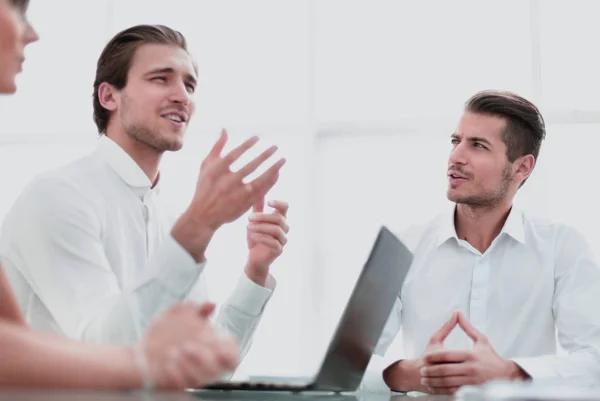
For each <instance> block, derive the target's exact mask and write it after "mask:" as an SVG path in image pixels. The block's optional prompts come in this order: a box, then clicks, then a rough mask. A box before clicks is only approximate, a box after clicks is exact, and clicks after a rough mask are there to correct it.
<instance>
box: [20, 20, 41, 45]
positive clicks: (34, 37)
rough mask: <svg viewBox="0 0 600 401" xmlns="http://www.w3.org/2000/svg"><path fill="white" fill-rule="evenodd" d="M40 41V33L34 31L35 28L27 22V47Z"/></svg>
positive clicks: (25, 36) (25, 37)
mask: <svg viewBox="0 0 600 401" xmlns="http://www.w3.org/2000/svg"><path fill="white" fill-rule="evenodd" d="M39 39H40V37H39V35H38V33H37V32H36V31H35V29H33V26H31V24H30V23H29V21H27V26H26V27H25V35H24V40H25V45H28V44H30V43H33V42H37V41H38V40H39Z"/></svg>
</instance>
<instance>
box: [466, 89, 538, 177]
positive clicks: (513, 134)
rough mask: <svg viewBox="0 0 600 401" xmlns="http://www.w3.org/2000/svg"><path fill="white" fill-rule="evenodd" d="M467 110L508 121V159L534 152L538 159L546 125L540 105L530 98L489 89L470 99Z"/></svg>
mask: <svg viewBox="0 0 600 401" xmlns="http://www.w3.org/2000/svg"><path fill="white" fill-rule="evenodd" d="M465 110H466V111H470V112H473V113H481V114H488V115H493V116H497V117H503V118H504V119H505V120H506V130H505V131H504V133H503V135H502V141H503V142H504V143H505V144H506V157H507V158H508V161H509V162H511V163H512V162H514V161H515V160H516V159H517V158H519V157H521V156H525V155H533V157H534V158H535V159H536V160H537V158H538V155H539V153H540V148H541V146H542V141H543V140H544V138H545V137H546V124H545V122H544V118H543V117H542V114H541V113H540V111H539V110H538V108H537V107H536V106H535V105H534V104H533V103H531V102H530V101H529V100H527V99H525V98H523V97H521V96H519V95H517V94H516V93H513V92H508V91H496V90H486V91H481V92H477V93H476V94H475V95H473V96H472V97H471V98H470V99H469V100H467V102H466V103H465ZM525 181H526V180H523V182H522V183H521V185H523V184H524V183H525Z"/></svg>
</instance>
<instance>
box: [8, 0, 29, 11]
mask: <svg viewBox="0 0 600 401" xmlns="http://www.w3.org/2000/svg"><path fill="white" fill-rule="evenodd" d="M11 3H12V5H13V6H15V7H17V8H18V9H19V10H20V11H21V12H25V11H27V8H28V7H29V0H11Z"/></svg>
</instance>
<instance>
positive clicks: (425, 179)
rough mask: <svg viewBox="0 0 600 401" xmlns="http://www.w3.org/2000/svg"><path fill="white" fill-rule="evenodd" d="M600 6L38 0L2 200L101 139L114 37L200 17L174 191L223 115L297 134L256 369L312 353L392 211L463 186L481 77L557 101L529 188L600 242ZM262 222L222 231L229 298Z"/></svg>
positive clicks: (398, 219)
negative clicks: (96, 89) (107, 59)
mask: <svg viewBox="0 0 600 401" xmlns="http://www.w3.org/2000/svg"><path fill="white" fill-rule="evenodd" d="M598 8H600V6H599V5H598V3H597V2H596V1H594V0H573V1H569V2H566V1H550V0H548V1H538V0H528V1H526V0H508V1H503V2H497V1H491V0H483V1H482V0H454V1H452V2H447V1H443V0H439V1H435V0H419V1H416V0H414V1H409V0H403V1H393V0H371V1H368V2H367V1H357V0H318V1H317V0H308V1H306V0H295V1H287V2H281V1H277V0H255V1H252V2H246V1H241V0H238V1H236V0H225V1H219V2H217V1H208V0H204V1H192V0H187V1H184V0H171V1H169V2H166V1H164V0H163V1H158V0H143V1H142V0H95V1H94V2H81V1H77V0H55V1H53V2H44V1H41V0H34V1H32V5H31V10H30V11H31V12H30V17H31V20H32V21H33V23H34V24H35V25H36V27H37V28H38V30H39V32H40V35H41V36H42V41H40V42H39V43H37V44H35V45H33V46H32V47H31V49H30V50H29V51H28V53H27V56H28V61H27V62H26V65H25V69H26V73H25V74H23V76H21V77H20V78H19V85H20V88H19V94H18V95H16V96H14V97H13V98H11V99H8V98H0V144H1V146H0V169H2V170H1V171H3V172H4V175H3V177H4V178H3V184H4V185H3V189H4V191H3V196H2V201H1V202H0V215H2V213H4V211H5V210H6V208H7V207H8V206H9V205H10V203H11V202H12V200H13V199H14V198H15V197H16V196H17V195H18V192H19V191H20V190H21V189H22V187H23V185H25V183H26V182H27V181H28V180H29V179H30V178H31V177H32V176H33V175H34V174H36V173H37V172H39V171H43V170H45V169H47V168H50V167H53V166H56V165H59V164H61V163H63V162H65V161H67V160H70V159H73V158H75V157H78V156H80V155H82V154H84V153H86V152H88V151H89V150H91V149H92V148H93V146H94V139H95V130H94V125H93V122H92V118H91V114H92V108H91V94H92V82H93V77H94V68H95V62H96V59H97V57H98V55H99V53H100V51H101V49H102V47H103V45H104V43H105V42H106V41H107V40H108V39H109V38H110V37H111V36H112V35H114V34H115V33H116V32H117V31H119V30H121V29H123V28H125V27H128V26H130V25H133V24H137V23H163V24H167V25H170V26H172V27H174V28H177V29H179V30H181V31H182V32H183V33H184V34H185V35H186V36H187V38H188V41H189V46H190V51H191V52H192V54H193V55H194V56H195V57H196V58H197V60H198V64H199V69H200V82H199V84H200V86H199V90H198V92H197V94H196V101H197V116H196V117H195V120H194V121H193V123H192V125H191V127H190V129H189V131H188V138H187V142H186V145H185V147H184V149H183V150H182V151H180V152H177V153H175V154H169V155H167V157H166V158H165V160H164V165H163V175H162V177H163V184H164V188H165V191H164V192H163V193H164V194H165V195H166V196H167V197H168V198H169V200H170V201H171V203H172V204H173V205H174V207H175V208H179V209H181V208H183V207H184V206H185V205H186V202H187V201H188V200H189V198H190V196H191V194H192V191H193V185H194V181H195V179H196V175H197V171H198V167H199V164H200V162H201V160H202V158H203V157H204V155H205V154H206V152H207V151H208V149H209V146H210V145H211V144H212V142H213V141H214V140H215V139H216V137H217V135H218V132H219V130H220V128H221V127H227V128H229V129H230V133H231V135H232V140H231V142H232V143H231V144H230V145H231V146H233V145H234V144H236V143H239V142H240V141H241V140H243V139H244V138H246V137H247V136H249V135H252V134H256V133H258V134H260V135H261V137H262V142H261V144H260V146H259V147H260V148H264V147H266V146H268V145H270V144H272V143H275V144H278V145H279V146H280V148H281V149H280V151H279V154H280V155H282V156H285V157H286V158H287V159H288V164H287V165H286V166H285V167H284V170H283V173H282V176H281V181H280V183H279V184H278V185H277V187H276V188H275V189H274V192H273V194H272V195H273V196H274V197H280V198H283V199H286V200H288V201H290V202H291V205H292V206H291V209H290V216H289V221H290V225H291V227H292V229H291V231H290V235H289V238H290V242H289V245H288V247H287V248H286V252H285V254H284V255H283V256H282V257H281V259H280V261H279V262H278V263H277V265H276V266H275V267H274V273H275V275H276V276H277V279H278V289H277V292H276V294H275V295H274V297H273V299H272V302H271V303H270V305H269V307H268V310H267V312H266V313H265V317H264V320H263V322H262V323H261V326H260V328H259V330H258V332H257V336H256V341H255V347H254V348H253V350H252V352H251V353H250V354H249V355H248V358H247V360H246V362H245V364H244V365H245V366H244V368H245V369H244V370H245V371H247V372H250V373H274V372H277V373H280V372H290V373H291V372H297V373H307V372H310V371H311V370H312V369H314V368H316V364H317V363H318V362H319V361H320V357H321V356H322V352H323V351H324V347H325V345H326V342H327V341H328V339H329V336H330V335H331V332H332V331H333V329H334V326H335V324H336V323H337V319H338V318H339V314H340V312H341V309H342V307H343V305H344V303H345V301H346V299H347V296H348V294H349V292H350V290H351V286H352V285H353V283H354V280H355V279H356V275H357V273H358V269H360V267H361V265H362V263H363V262H364V257H365V256H366V252H367V251H368V248H369V246H370V241H371V240H372V238H373V235H374V232H375V230H376V228H377V227H378V225H379V224H384V223H385V224H389V225H391V226H392V227H395V228H399V229H401V228H403V227H406V226H408V225H410V224H414V223H418V222H420V221H423V220H424V219H427V218H428V217H429V216H431V215H432V214H434V213H435V212H436V211H437V210H439V208H441V207H444V206H445V205H447V201H446V200H445V197H444V193H445V184H446V183H445V163H446V158H447V155H448V151H449V142H448V136H449V134H450V133H451V132H452V130H453V129H454V124H455V123H456V120H457V116H458V113H459V112H460V109H461V106H462V103H463V102H464V101H465V100H466V99H467V98H468V97H469V96H470V95H471V94H473V93H474V92H475V91H476V90H479V89H485V88H500V89H508V90H514V91H517V92H519V93H520V94H522V95H524V96H526V97H529V98H530V99H532V100H533V101H535V102H536V103H537V104H538V105H539V106H540V107H541V108H542V111H543V112H544V114H545V116H546V119H547V121H548V138H547V140H546V141H545V143H544V145H543V147H542V151H541V155H540V159H539V163H538V166H537V167H536V170H535V173H534V175H533V177H532V178H531V179H530V180H529V181H528V182H527V184H526V185H525V186H524V187H523V189H522V190H521V191H520V194H519V196H518V202H519V203H520V204H521V205H522V206H523V207H524V208H525V209H526V210H528V211H530V212H532V213H535V214H538V215H541V216H543V217H550V218H554V219H556V220H561V221H564V222H567V223H570V224H573V225H575V226H576V227H578V228H579V229H580V230H581V231H582V232H584V233H585V234H586V236H587V237H588V239H589V240H590V242H591V243H592V245H594V246H597V244H599V243H600V231H599V229H598V228H597V227H598V225H597V224H596V222H598V221H600V212H598V211H597V208H596V207H595V206H596V205H597V204H598V202H599V201H600V199H599V198H598V195H595V193H597V191H596V183H595V180H594V179H593V177H594V176H595V174H594V172H595V171H600V165H599V163H600V162H598V161H597V159H598V158H597V157H595V154H594V152H595V149H596V148H597V146H598V145H599V144H600V140H598V139H596V138H597V131H598V128H599V125H600V101H599V100H598V96H597V93H598V92H599V90H600V79H598V77H597V76H596V73H595V72H596V71H598V70H599V67H600V65H598V64H599V63H600V62H599V61H598V60H599V58H598V57H596V52H595V51H594V50H595V48H596V47H597V38H598V37H600V28H598V25H597V23H596V21H595V16H596V15H597V14H598V13H597V11H598ZM56 10H69V11H68V12H66V11H64V13H63V14H62V15H60V16H59V15H58V14H57V13H56ZM74 16H77V18H74ZM559 27H560V29H559ZM83 43H85V45H84V44H83ZM258 150H259V149H257V151H258ZM576 179H580V182H579V183H578V182H577V181H576ZM582 182H583V184H582ZM244 224H245V223H244V221H240V222H236V223H234V224H231V225H228V226H226V227H224V228H223V229H222V230H221V231H220V232H219V234H218V235H217V237H216V238H215V240H214V242H213V244H212V245H211V248H210V249H209V259H210V267H209V269H208V271H207V274H208V275H209V279H210V281H211V283H212V287H211V288H212V290H213V291H212V292H213V294H214V298H215V300H217V301H219V302H220V301H222V300H223V299H224V297H225V296H226V295H227V293H228V291H229V289H230V288H231V285H232V282H231V280H230V277H231V276H232V275H234V274H238V273H239V272H241V268H242V264H243V260H244V258H245V245H244Z"/></svg>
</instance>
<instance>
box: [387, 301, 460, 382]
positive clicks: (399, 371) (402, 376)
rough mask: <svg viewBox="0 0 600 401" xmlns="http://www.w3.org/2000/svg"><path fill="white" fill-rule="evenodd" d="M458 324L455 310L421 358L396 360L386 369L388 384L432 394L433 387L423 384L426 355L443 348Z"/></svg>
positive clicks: (433, 336)
mask: <svg viewBox="0 0 600 401" xmlns="http://www.w3.org/2000/svg"><path fill="white" fill-rule="evenodd" d="M457 324H458V312H453V313H452V315H451V316H450V319H448V320H447V321H446V323H444V324H443V325H442V327H440V329H439V330H438V331H436V332H435V333H433V335H432V336H431V337H430V338H429V342H428V343H427V346H426V347H425V351H424V352H423V354H422V355H421V357H420V358H418V359H405V360H402V361H399V362H395V363H393V364H392V365H390V366H388V368H387V369H385V371H384V373H383V377H384V380H385V382H386V384H387V385H388V386H389V387H390V388H391V389H392V390H394V391H401V392H408V391H420V392H422V393H428V394H431V393H432V391H431V389H430V388H429V387H427V386H425V385H423V384H421V369H422V368H423V367H424V366H425V360H424V356H425V355H427V353H429V352H431V351H433V350H436V349H440V348H443V347H444V341H445V340H446V337H448V335H449V334H450V332H452V329H454V327H455V326H456V325H457Z"/></svg>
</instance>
